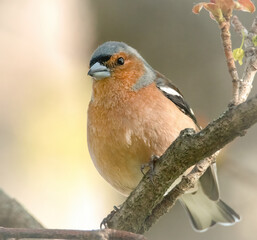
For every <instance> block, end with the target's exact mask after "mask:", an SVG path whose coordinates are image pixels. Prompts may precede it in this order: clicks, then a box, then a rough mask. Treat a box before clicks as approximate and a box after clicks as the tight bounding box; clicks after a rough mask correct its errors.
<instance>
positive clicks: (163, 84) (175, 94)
mask: <svg viewBox="0 0 257 240" xmlns="http://www.w3.org/2000/svg"><path fill="white" fill-rule="evenodd" d="M155 84H156V86H157V88H159V90H160V91H161V92H162V93H163V94H164V95H165V96H166V97H167V98H168V99H170V100H171V101H172V102H173V103H175V105H176V106H177V107H178V108H179V110H181V111H182V112H183V113H185V114H186V115H187V116H189V117H190V118H191V119H192V120H193V121H194V123H195V124H196V125H197V126H198V128H199V129H200V126H199V125H198V123H197V120H196V118H195V115H194V112H193V110H192V109H191V108H190V107H189V105H188V104H187V102H186V101H185V100H184V98H183V95H182V93H181V92H180V91H179V89H178V88H177V87H175V86H174V85H173V84H172V82H171V80H169V79H168V78H166V77H165V76H164V75H162V74H161V73H159V72H157V71H156V79H155Z"/></svg>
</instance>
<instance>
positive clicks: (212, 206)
mask: <svg viewBox="0 0 257 240" xmlns="http://www.w3.org/2000/svg"><path fill="white" fill-rule="evenodd" d="M88 75H90V76H91V77H92V78H93V93H92V99H91V101H90V104H89V108H88V123H87V124H88V128H87V137H88V148H89V152H90V155H91V158H92V160H93V162H94V165H95V166H96V168H97V170H98V171H99V173H100V174H101V175H102V176H103V178H104V179H105V180H106V181H107V182H109V183H110V184H111V185H112V186H113V187H114V188H115V189H117V190H118V191H119V192H120V193H122V194H124V195H128V194H129V193H130V192H131V191H132V190H133V189H134V188H135V187H136V186H137V184H138V183H139V181H140V180H141V178H142V176H143V175H142V173H141V166H142V165H143V164H146V163H148V162H149V160H150V159H151V157H152V156H154V155H156V156H161V155H162V154H163V153H164V151H165V150H166V149H167V148H168V147H169V146H170V144H171V143H172V142H173V141H174V140H175V139H176V138H177V137H178V135H179V133H180V131H181V130H183V129H185V128H193V129H195V130H196V131H197V130H199V126H198V124H197V121H196V118H195V116H194V113H193V111H192V109H191V108H190V107H189V105H188V104H187V103H186V102H185V100H184V98H183V96H182V94H181V92H180V91H179V90H178V88H176V87H175V86H174V85H173V84H172V82H171V81H170V80H169V79H167V78H166V77H165V76H163V75H162V74H161V73H159V72H157V71H156V70H154V69H153V68H152V67H151V66H150V65H149V64H148V63H147V62H146V61H145V60H144V59H143V58H142V57H141V55H140V54H139V53H138V52H137V51H136V50H135V49H134V48H132V47H130V46H128V45H127V44H125V43H123V42H113V41H110V42H106V43H104V44H102V45H101V46H99V47H98V48H97V49H96V50H95V52H94V53H93V55H92V58H91V61H90V70H89V72H88ZM180 202H181V203H182V205H183V207H184V208H185V209H186V211H187V212H188V214H189V217H190V219H191V222H192V225H193V227H194V228H195V229H196V230H199V231H204V230H206V229H207V228H208V227H210V226H212V225H214V224H216V223H220V224H222V225H231V224H233V223H235V222H237V221H238V220H239V219H240V217H239V215H238V214H237V213H236V212H235V211H234V210H233V209H231V208H230V207H229V206H228V205H227V204H225V203H224V202H223V201H221V200H220V198H219V187H218V181H217V174H216V166H215V164H213V165H212V166H211V167H209V168H208V170H207V171H206V172H205V174H204V175H203V176H202V177H201V178H200V180H199V183H198V184H197V188H196V190H194V191H193V193H192V191H191V192H190V193H187V194H184V195H183V196H182V197H181V198H180Z"/></svg>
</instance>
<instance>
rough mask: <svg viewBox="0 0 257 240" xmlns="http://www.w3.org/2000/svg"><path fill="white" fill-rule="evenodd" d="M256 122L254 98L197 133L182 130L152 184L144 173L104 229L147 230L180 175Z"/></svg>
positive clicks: (159, 163) (256, 102)
mask: <svg viewBox="0 0 257 240" xmlns="http://www.w3.org/2000/svg"><path fill="white" fill-rule="evenodd" d="M256 122H257V96H255V97H254V98H252V99H250V100H248V101H247V102H245V103H242V104H240V105H238V106H235V107H231V108H230V109H228V110H227V111H226V112H225V113H224V114H223V115H222V116H221V117H220V118H218V119H217V120H215V121H213V122H212V123H210V124H209V125H208V126H207V127H206V128H204V129H203V130H201V131H200V132H198V133H194V131H193V130H192V129H186V130H184V131H182V132H181V134H180V136H179V137H178V138H177V139H176V140H175V141H174V142H173V143H172V145H171V146H170V147H169V148H168V149H167V151H166V152H165V153H164V154H163V156H162V157H161V158H160V161H159V162H157V164H156V167H155V173H156V175H155V177H154V183H152V181H151V177H150V174H149V173H147V174H146V175H145V176H144V178H143V179H142V181H141V182H140V183H139V185H138V186H137V188H136V189H135V190H134V191H133V192H132V193H131V194H130V196H129V197H128V198H127V200H126V201H125V202H124V203H123V204H122V206H121V208H120V210H119V211H118V212H116V213H115V214H114V216H113V217H112V218H111V219H109V220H108V221H107V225H108V227H110V228H113V229H119V230H126V231H130V232H135V233H138V232H144V231H145V230H147V229H148V228H147V227H145V222H147V219H148V217H149V216H151V214H152V211H153V209H154V208H155V207H156V206H157V204H159V202H160V201H161V200H162V199H163V196H164V194H165V192H166V191H167V190H168V188H169V187H170V186H171V185H172V183H173V182H174V181H175V180H176V179H177V178H178V177H179V176H180V175H181V173H183V172H185V170H186V169H188V168H189V167H190V166H192V165H194V164H196V163H197V162H199V161H200V160H201V159H204V158H206V157H208V156H210V155H212V154H213V153H215V152H216V151H217V150H219V149H221V148H222V147H224V146H225V145H226V144H227V143H229V142H231V141H232V140H233V139H234V138H236V137H237V136H240V135H242V134H244V131H245V130H246V129H248V128H249V127H250V126H252V125H253V124H254V123H256ZM158 217H159V216H158Z"/></svg>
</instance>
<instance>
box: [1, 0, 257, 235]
mask: <svg viewBox="0 0 257 240" xmlns="http://www.w3.org/2000/svg"><path fill="white" fill-rule="evenodd" d="M194 4H195V1H175V0H160V1H155V0H140V1H136V0H131V1H120V0H91V1H90V0H67V1H62V0H37V1H33V0H20V1H10V0H1V1H0V52H1V55H0V163H1V167H0V188H2V189H3V190H4V191H5V192H6V193H7V194H9V195H10V196H12V197H14V198H16V199H17V200H18V201H19V202H20V203H22V204H23V205H24V206H25V207H26V208H27V209H28V210H29V211H30V212H31V213H33V215H34V216H35V217H36V218H37V219H38V220H39V221H40V222H41V223H42V224H44V226H45V227H48V228H67V229H97V228H99V224H100V222H101V220H102V219H103V218H104V217H105V216H106V215H107V214H108V213H109V212H110V211H111V210H112V208H113V206H114V205H116V206H118V205H119V204H121V203H122V202H123V201H124V200H125V198H124V197H122V196H121V195H120V194H119V193H117V192H116V191H115V190H114V189H113V188H112V187H111V186H109V185H108V184H107V183H106V182H105V181H104V180H103V179H102V178H101V177H100V175H99V174H98V172H97V171H96V169H95V168H94V166H93V164H92V162H91V159H90V157H89V154H88V151H87V143H86V119H87V105H88V102H89V100H90V96H91V83H92V81H91V79H90V78H88V77H87V71H88V63H89V60H90V56H91V54H92V52H93V51H94V49H95V48H96V47H97V46H98V45H99V44H101V43H103V42H104V41H107V40H116V41H124V42H126V43H128V44H129V45H131V46H133V47H134V48H136V49H137V50H138V51H139V52H140V53H141V54H142V55H143V57H144V58H145V59H146V60H147V61H148V62H149V63H150V64H151V65H152V66H153V67H154V68H155V69H157V70H159V71H160V72H162V73H163V74H165V75H166V76H167V77H169V78H170V79H172V80H173V82H174V83H175V84H176V85H177V86H178V87H179V88H180V90H181V91H182V92H183V94H184V96H185V98H186V99H187V101H188V102H189V103H190V105H191V107H192V108H193V109H194V111H195V113H196V115H197V116H199V117H201V118H202V119H205V121H206V122H208V121H210V120H212V119H214V118H216V117H218V116H219V115H220V114H221V113H222V112H223V111H224V110H225V109H226V107H227V104H228V102H229V101H230V99H231V92H232V90H231V80H230V76H229V74H228V72H227V68H226V63H225V60H224V56H223V50H222V45H221V41H220V33H219V29H218V26H217V24H216V23H215V22H214V21H212V20H210V18H209V17H208V13H207V12H204V11H203V12H202V13H201V14H200V15H199V16H196V15H193V14H192V12H191V9H192V6H193V5H194ZM236 14H237V15H238V16H239V17H240V19H241V20H242V21H243V23H244V24H245V26H247V27H249V26H250V25H251V22H252V21H253V18H254V15H251V14H241V13H238V12H236ZM232 37H233V44H234V48H236V47H239V46H240V42H241V39H240V38H239V37H238V36H237V35H236V34H235V33H234V32H233V30H232ZM255 85H256V84H255ZM256 91H257V89H256V86H255V87H254V88H253V91H252V92H253V93H256ZM256 135H257V126H254V127H252V128H251V129H250V130H249V131H248V133H247V135H246V136H245V137H243V138H238V139H236V140H235V141H234V142H233V143H232V144H230V145H229V146H228V147H226V149H225V150H224V151H223V153H222V154H221V156H220V159H219V162H218V164H219V180H220V185H221V196H222V198H223V199H224V200H225V201H226V202H227V203H229V205H231V206H232V207H233V208H234V209H236V210H237V211H238V212H239V213H240V214H241V216H242V221H241V222H240V223H238V224H236V225H234V226H232V227H222V226H216V227H214V228H212V229H211V230H209V231H207V232H205V233H201V234H200V233H196V232H194V231H193V230H192V228H191V226H190V223H189V220H188V218H187V216H186V214H185V212H184V210H183V209H182V207H181V206H180V205H179V204H177V205H176V206H175V207H174V208H173V209H172V210H171V211H170V213H168V214H167V215H165V216H164V217H162V218H161V220H160V221H159V222H158V223H157V224H156V225H154V227H153V228H152V229H151V230H150V231H149V232H148V233H147V234H146V235H147V237H148V239H150V240H154V239H163V240H165V239H177V240H179V239H189V238H190V239H207V238H208V239H210V240H212V239H238V240H239V239H256V233H257V229H256V226H257V219H256V215H257V208H256V202H257V187H256V184H257V161H256V160H257V159H256V156H257V147H256V146H257V143H256V141H257V137H256Z"/></svg>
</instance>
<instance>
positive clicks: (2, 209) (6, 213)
mask: <svg viewBox="0 0 257 240" xmlns="http://www.w3.org/2000/svg"><path fill="white" fill-rule="evenodd" d="M0 226H4V227H24V228H26V227H27V228H43V226H42V225H41V223H39V222H38V221H37V220H36V219H35V218H34V217H33V216H32V215H31V214H30V213H28V212H27V211H26V210H25V209H24V207H23V206H22V205H21V204H20V203H18V202H17V201H16V200H15V199H13V198H10V197H9V196H7V195H6V194H5V193H4V192H3V191H2V190H1V189H0Z"/></svg>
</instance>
